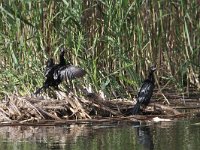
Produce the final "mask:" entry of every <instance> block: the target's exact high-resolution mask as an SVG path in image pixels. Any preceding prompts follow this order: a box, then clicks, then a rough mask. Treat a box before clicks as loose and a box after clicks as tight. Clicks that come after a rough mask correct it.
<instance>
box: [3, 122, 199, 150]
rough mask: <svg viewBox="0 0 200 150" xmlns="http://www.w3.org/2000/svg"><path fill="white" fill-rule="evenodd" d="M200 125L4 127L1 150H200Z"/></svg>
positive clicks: (196, 123) (141, 123)
mask: <svg viewBox="0 0 200 150" xmlns="http://www.w3.org/2000/svg"><path fill="white" fill-rule="evenodd" d="M198 122H200V119H193V120H178V121H172V122H159V123H152V122H147V123H146V122H135V123H127V122H117V123H114V124H113V123H112V124H108V123H104V124H99V125H92V124H91V125H64V126H56V127H54V126H49V127H45V126H43V127H31V126H28V127H24V126H21V127H20V126H17V127H0V150H13V149H15V150H40V149H41V150H46V149H52V150H57V149H58V150H59V149H68V150H70V149H72V150H152V149H154V150H169V149H170V150H197V149H199V147H200V125H199V124H198Z"/></svg>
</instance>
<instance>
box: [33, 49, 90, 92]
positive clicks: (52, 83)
mask: <svg viewBox="0 0 200 150" xmlns="http://www.w3.org/2000/svg"><path fill="white" fill-rule="evenodd" d="M59 59H60V62H59V64H55V63H54V60H53V59H52V58H49V59H48V60H47V63H46V68H45V72H44V75H45V77H46V80H45V82H44V84H43V86H42V87H41V88H39V89H38V90H37V91H36V92H35V94H39V93H40V92H41V90H42V89H44V90H46V89H47V88H49V87H54V88H56V89H58V85H59V84H60V83H61V82H62V81H66V80H69V81H70V82H71V80H73V79H76V78H81V77H83V76H84V75H85V74H86V71H85V70H83V69H82V68H80V67H77V66H73V65H71V64H70V63H66V60H65V58H64V49H61V51H60V58H59Z"/></svg>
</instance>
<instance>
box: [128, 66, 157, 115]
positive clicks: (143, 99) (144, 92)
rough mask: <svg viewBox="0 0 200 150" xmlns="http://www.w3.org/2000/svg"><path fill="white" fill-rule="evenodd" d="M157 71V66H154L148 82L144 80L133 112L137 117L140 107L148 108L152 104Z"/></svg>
mask: <svg viewBox="0 0 200 150" xmlns="http://www.w3.org/2000/svg"><path fill="white" fill-rule="evenodd" d="M155 70H156V67H155V66H152V67H151V69H150V72H149V76H148V78H147V79H146V80H144V82H143V84H142V87H141V88H140V90H139V92H138V96H137V103H136V104H135V106H134V107H133V109H132V110H131V114H132V115H136V114H139V113H140V106H141V105H144V106H147V105H148V104H149V102H150V99H151V97H152V95H153V90H154V87H155V85H154V82H155V80H154V75H153V73H154V71H155Z"/></svg>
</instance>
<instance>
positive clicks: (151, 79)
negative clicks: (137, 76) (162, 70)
mask: <svg viewBox="0 0 200 150" xmlns="http://www.w3.org/2000/svg"><path fill="white" fill-rule="evenodd" d="M153 73H154V71H153V70H151V71H150V72H149V76H148V79H149V80H150V81H151V82H153V83H154V82H155V79H154V75H153Z"/></svg>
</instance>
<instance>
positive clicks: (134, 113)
mask: <svg viewBox="0 0 200 150" xmlns="http://www.w3.org/2000/svg"><path fill="white" fill-rule="evenodd" d="M139 112H140V103H136V104H135V106H134V107H133V108H132V110H131V114H132V115H137V114H139Z"/></svg>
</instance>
